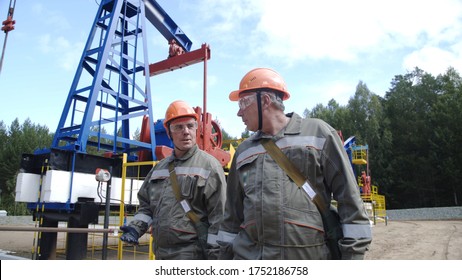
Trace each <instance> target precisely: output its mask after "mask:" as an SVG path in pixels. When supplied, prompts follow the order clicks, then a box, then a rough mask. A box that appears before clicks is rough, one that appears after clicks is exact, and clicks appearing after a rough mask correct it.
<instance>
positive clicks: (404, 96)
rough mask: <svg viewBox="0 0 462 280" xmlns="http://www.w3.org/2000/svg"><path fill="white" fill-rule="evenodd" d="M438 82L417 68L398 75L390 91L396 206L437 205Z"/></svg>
mask: <svg viewBox="0 0 462 280" xmlns="http://www.w3.org/2000/svg"><path fill="white" fill-rule="evenodd" d="M437 92H439V89H438V83H437V82H436V79H435V78H434V77H432V76H431V75H430V74H427V73H424V72H423V71H422V70H420V69H418V68H416V69H415V70H414V71H412V72H410V73H407V74H406V75H398V76H395V79H394V80H393V81H392V87H391V89H390V91H389V92H387V94H386V96H385V98H386V99H387V102H386V103H387V106H386V110H387V116H388V119H389V120H390V131H391V133H392V135H393V139H392V149H393V150H392V152H393V158H392V159H391V162H390V164H391V165H392V167H391V168H392V170H393V181H392V182H391V184H392V186H390V187H392V188H393V189H392V190H390V193H393V194H394V196H393V197H391V198H392V201H390V203H391V205H392V206H393V207H399V208H401V207H403V206H404V205H405V206H406V208H415V207H424V206H435V195H436V188H435V182H434V178H435V172H434V171H435V170H434V169H433V168H432V165H431V164H430V161H429V149H428V148H429V137H431V135H432V134H433V128H432V127H430V126H429V124H430V118H429V116H430V113H431V110H432V104H434V102H435V101H436V100H437Z"/></svg>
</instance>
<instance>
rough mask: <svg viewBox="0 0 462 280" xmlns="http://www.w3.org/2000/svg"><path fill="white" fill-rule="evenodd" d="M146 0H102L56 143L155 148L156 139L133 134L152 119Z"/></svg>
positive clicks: (131, 151)
mask: <svg viewBox="0 0 462 280" xmlns="http://www.w3.org/2000/svg"><path fill="white" fill-rule="evenodd" d="M145 21H146V15H145V8H144V1H142V0H102V1H101V4H100V6H99V9H98V12H97V14H96V17H95V20H94V22H93V26H92V29H91V32H90V35H89V37H88V40H87V43H86V45H85V49H84V50H83V53H82V57H81V59H80V63H79V65H78V68H77V71H76V74H75V77H74V80H73V82H72V85H71V88H70V91H69V95H68V97H67V100H66V103H65V106H64V110H63V112H62V115H61V118H60V121H59V124H58V127H57V130H56V134H55V136H54V139H53V143H52V148H58V149H64V150H70V151H75V152H77V153H86V152H87V148H88V147H89V146H94V147H96V148H97V149H98V150H99V151H102V152H110V153H111V152H112V153H116V154H119V153H127V154H128V155H129V157H130V156H133V155H135V152H136V151H139V150H142V149H147V150H150V151H151V152H152V154H153V158H155V153H154V151H155V146H156V141H155V137H154V127H153V123H152V122H151V127H150V131H151V132H152V135H151V143H143V142H140V141H138V140H133V139H130V133H133V131H130V125H132V127H134V126H135V125H138V126H139V125H140V124H141V122H142V118H143V116H145V115H147V116H149V118H150V119H151V120H152V119H153V118H152V105H151V94H150V84H149V75H144V73H149V62H148V55H147V46H146V34H145V30H146V29H145V26H146V25H145Z"/></svg>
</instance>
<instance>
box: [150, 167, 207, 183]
mask: <svg viewBox="0 0 462 280" xmlns="http://www.w3.org/2000/svg"><path fill="white" fill-rule="evenodd" d="M175 173H176V175H177V176H178V175H191V176H196V175H197V176H200V177H202V178H204V179H208V178H209V176H210V170H207V169H204V168H200V167H181V166H179V167H175ZM168 177H170V172H169V171H168V169H158V170H154V172H152V174H151V180H155V179H165V178H168Z"/></svg>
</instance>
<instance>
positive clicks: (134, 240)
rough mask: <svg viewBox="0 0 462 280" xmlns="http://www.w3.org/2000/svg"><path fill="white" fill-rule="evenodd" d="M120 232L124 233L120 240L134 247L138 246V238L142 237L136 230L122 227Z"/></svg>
mask: <svg viewBox="0 0 462 280" xmlns="http://www.w3.org/2000/svg"><path fill="white" fill-rule="evenodd" d="M120 230H121V231H123V232H124V233H123V234H122V235H121V236H120V240H122V241H123V242H127V243H130V244H133V245H138V244H139V243H138V238H140V235H139V234H138V232H137V231H136V229H134V228H132V227H129V226H121V227H120Z"/></svg>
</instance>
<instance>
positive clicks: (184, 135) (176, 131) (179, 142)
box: [170, 117, 197, 157]
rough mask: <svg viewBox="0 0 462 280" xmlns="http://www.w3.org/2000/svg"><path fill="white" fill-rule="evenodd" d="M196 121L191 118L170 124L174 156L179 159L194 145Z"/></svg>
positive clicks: (177, 120) (180, 119)
mask: <svg viewBox="0 0 462 280" xmlns="http://www.w3.org/2000/svg"><path fill="white" fill-rule="evenodd" d="M196 131H197V121H196V120H195V119H194V118H191V117H184V118H178V119H175V120H173V121H172V122H171V123H170V133H171V136H172V141H173V145H174V146H175V155H176V156H178V157H181V156H182V155H183V154H184V153H186V152H187V151H188V150H189V149H191V148H192V147H193V146H194V145H195V144H196Z"/></svg>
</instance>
